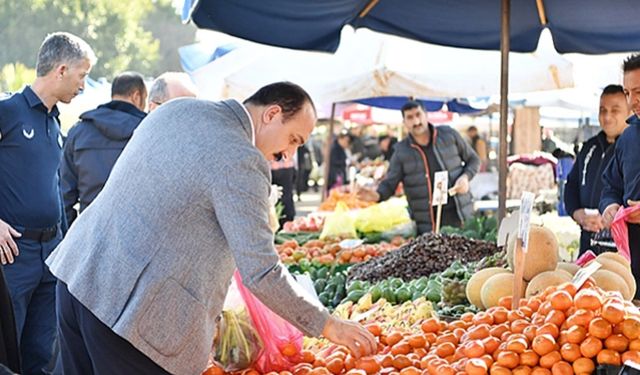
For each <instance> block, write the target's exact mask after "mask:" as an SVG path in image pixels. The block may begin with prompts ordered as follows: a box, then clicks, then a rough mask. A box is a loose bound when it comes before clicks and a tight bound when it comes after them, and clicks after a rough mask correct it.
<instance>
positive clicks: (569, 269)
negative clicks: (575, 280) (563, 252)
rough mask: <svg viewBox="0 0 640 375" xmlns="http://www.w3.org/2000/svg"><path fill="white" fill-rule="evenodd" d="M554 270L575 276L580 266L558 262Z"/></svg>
mask: <svg viewBox="0 0 640 375" xmlns="http://www.w3.org/2000/svg"><path fill="white" fill-rule="evenodd" d="M556 270H563V271H567V272H569V273H570V274H571V275H573V276H575V275H576V273H577V272H578V271H579V270H580V266H579V265H577V264H575V263H568V262H559V263H558V267H556Z"/></svg>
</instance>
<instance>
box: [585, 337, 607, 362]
mask: <svg viewBox="0 0 640 375" xmlns="http://www.w3.org/2000/svg"><path fill="white" fill-rule="evenodd" d="M600 350H602V341H600V340H599V339H597V338H595V337H593V336H589V337H587V338H586V339H584V341H583V342H582V344H580V353H582V356H583V357H586V358H593V357H595V356H597V355H598V353H600Z"/></svg>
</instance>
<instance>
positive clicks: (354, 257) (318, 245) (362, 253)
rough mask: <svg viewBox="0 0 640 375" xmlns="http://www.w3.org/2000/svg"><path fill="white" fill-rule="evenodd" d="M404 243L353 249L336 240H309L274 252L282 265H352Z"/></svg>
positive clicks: (285, 244) (401, 240)
mask: <svg viewBox="0 0 640 375" xmlns="http://www.w3.org/2000/svg"><path fill="white" fill-rule="evenodd" d="M402 243H404V240H403V239H402V238H398V239H394V240H393V241H391V243H388V242H381V243H378V244H364V245H360V246H357V247H355V248H343V247H341V246H340V243H339V242H338V241H337V240H331V241H322V240H311V241H308V242H306V243H305V244H304V245H298V242H297V241H295V240H289V241H286V242H284V243H282V244H280V245H276V251H277V252H278V254H279V255H280V259H281V260H282V263H284V264H296V263H300V262H302V261H303V260H307V261H310V262H311V261H315V262H318V263H321V264H333V263H337V264H352V263H360V262H365V261H367V260H369V259H372V258H375V257H379V256H383V255H385V254H387V253H388V252H390V251H391V250H395V249H397V248H398V246H399V245H400V244H402Z"/></svg>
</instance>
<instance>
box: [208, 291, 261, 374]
mask: <svg viewBox="0 0 640 375" xmlns="http://www.w3.org/2000/svg"><path fill="white" fill-rule="evenodd" d="M233 305H234V307H225V309H224V310H223V311H222V314H221V316H220V320H219V321H218V331H217V334H216V337H215V339H214V343H213V362H214V363H215V365H216V366H217V367H220V368H221V369H223V370H224V371H225V372H235V371H242V370H245V369H248V368H250V367H252V366H253V365H254V363H255V362H256V360H257V359H258V357H259V355H260V353H261V351H262V341H261V339H260V336H259V335H258V331H257V330H256V329H255V328H254V326H253V322H252V320H251V316H250V315H249V312H248V310H247V308H246V306H245V305H244V302H242V300H240V301H239V303H234V304H233Z"/></svg>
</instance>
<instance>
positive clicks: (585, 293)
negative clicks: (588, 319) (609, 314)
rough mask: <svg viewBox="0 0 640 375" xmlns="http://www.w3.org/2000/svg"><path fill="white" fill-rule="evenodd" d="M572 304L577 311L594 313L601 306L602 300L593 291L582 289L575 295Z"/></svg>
mask: <svg viewBox="0 0 640 375" xmlns="http://www.w3.org/2000/svg"><path fill="white" fill-rule="evenodd" d="M573 303H574V305H575V306H576V308H577V309H586V310H591V311H595V310H598V309H599V308H600V307H601V306H602V299H601V298H600V295H599V294H598V292H596V291H595V290H593V289H584V288H583V289H582V290H580V291H579V292H578V293H576V296H575V298H574V299H573Z"/></svg>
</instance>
